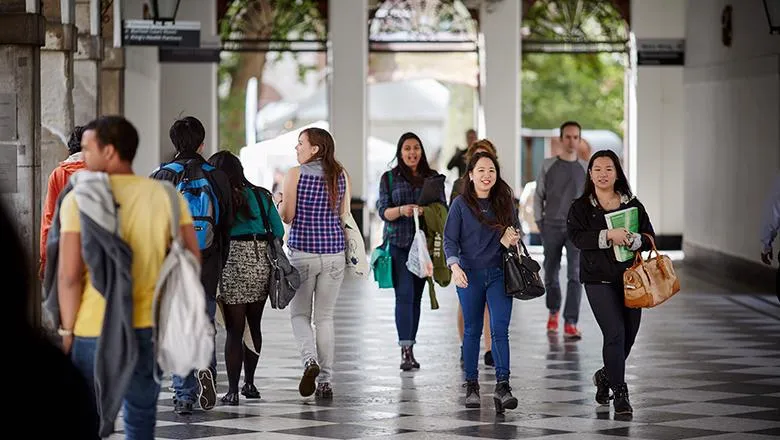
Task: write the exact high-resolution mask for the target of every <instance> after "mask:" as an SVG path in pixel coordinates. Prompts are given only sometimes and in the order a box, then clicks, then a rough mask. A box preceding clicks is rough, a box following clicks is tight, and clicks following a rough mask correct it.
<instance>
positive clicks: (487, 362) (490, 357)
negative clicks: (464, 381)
mask: <svg viewBox="0 0 780 440" xmlns="http://www.w3.org/2000/svg"><path fill="white" fill-rule="evenodd" d="M485 365H487V366H488V367H495V366H496V363H495V361H493V351H492V350H491V351H486V352H485Z"/></svg>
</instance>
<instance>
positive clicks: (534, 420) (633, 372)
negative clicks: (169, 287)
mask: <svg viewBox="0 0 780 440" xmlns="http://www.w3.org/2000/svg"><path fill="white" fill-rule="evenodd" d="M562 272H563V273H565V269H564V270H563V271H562ZM680 272H681V278H682V285H683V290H682V291H681V292H680V293H679V294H678V295H677V296H675V297H674V298H673V299H672V300H670V302H669V303H667V304H664V305H663V306H661V307H659V308H657V309H654V310H647V311H645V312H644V315H643V317H642V327H641V329H640V332H639V337H638V339H637V342H636V345H635V349H634V351H633V353H632V354H631V357H630V358H629V360H628V366H627V381H628V383H629V389H630V391H631V400H632V403H633V406H634V415H633V417H621V416H616V415H614V414H613V413H612V412H611V411H610V408H609V407H606V406H598V405H597V404H596V403H595V401H594V387H593V385H592V383H591V376H592V374H593V372H594V371H595V370H596V369H597V368H599V367H600V366H601V334H600V332H599V329H598V327H597V326H596V323H595V320H594V319H593V314H592V312H591V310H590V308H589V305H588V302H587V300H586V299H585V298H583V301H582V311H581V318H580V327H581V330H582V332H583V339H582V340H581V341H579V342H572V343H570V342H564V341H563V340H562V338H561V337H560V335H559V336H548V335H547V332H546V330H545V323H546V318H547V310H546V309H545V305H544V300H543V299H537V300H534V301H529V302H515V304H514V310H513V316H512V325H511V329H510V343H511V348H512V357H511V370H512V387H513V393H514V394H515V396H517V397H518V399H519V400H520V405H519V407H518V408H517V409H516V410H514V411H507V412H506V414H504V415H496V414H495V413H494V410H493V404H492V398H491V392H492V382H493V381H494V380H495V377H494V375H493V370H492V369H491V368H489V367H485V366H484V364H482V363H481V365H480V369H481V371H480V381H481V383H482V394H483V396H482V408H481V409H475V410H467V409H465V408H464V407H463V389H462V387H461V384H462V371H461V369H460V366H459V341H458V336H457V331H456V311H457V299H456V295H455V291H454V288H452V287H450V288H439V289H438V291H437V292H438V299H439V303H440V305H441V308H440V309H439V310H431V309H430V302H429V301H428V299H427V294H426V295H425V297H424V299H423V314H422V318H421V323H420V330H419V334H418V338H417V341H418V344H417V346H416V347H415V355H416V357H417V359H418V361H419V362H420V363H421V364H422V368H421V369H420V370H419V371H414V372H408V373H404V372H401V370H400V369H399V368H398V366H399V363H400V349H399V348H398V346H397V345H396V332H395V324H394V318H393V316H394V312H393V308H394V297H393V292H392V291H390V290H378V289H377V288H376V287H375V284H373V283H371V282H368V281H366V282H349V283H346V284H345V286H344V288H343V290H342V292H341V296H340V299H339V302H338V306H337V311H336V317H335V320H336V324H335V325H336V338H337V346H336V353H337V362H336V365H335V377H334V383H333V385H334V392H335V398H334V399H333V401H332V402H317V401H315V400H314V399H311V398H301V397H300V395H299V394H298V390H297V387H298V379H299V377H300V374H301V363H300V360H299V359H298V352H297V348H296V344H295V342H294V340H293V337H292V332H291V327H290V321H289V311H288V310H282V311H278V310H273V309H271V308H270V307H268V310H266V312H265V317H264V321H263V353H262V356H261V358H260V365H259V367H258V370H257V373H256V378H255V383H256V384H257V386H258V388H259V389H260V392H261V394H262V398H261V399H259V400H246V399H244V398H243V396H242V400H241V402H240V403H241V404H240V405H239V406H237V407H228V406H217V407H216V408H214V409H213V410H211V411H200V410H197V411H196V412H195V413H194V414H192V415H190V416H178V415H176V414H174V413H173V408H172V403H171V393H170V392H168V389H167V387H165V388H164V392H163V393H162V394H161V396H160V404H159V412H158V421H157V432H156V435H157V438H160V439H212V440H217V439H232V440H243V439H279V440H285V439H286V440H295V439H352V438H376V439H398V440H400V439H442V440H443V439H463V438H470V437H477V438H488V439H515V438H522V439H544V440H586V439H592V440H609V439H612V440H616V439H620V438H631V439H648V440H662V439H664V440H666V439H669V440H676V439H690V438H696V439H699V440H769V439H771V438H778V437H780V306H779V305H778V304H777V300H776V298H775V297H774V295H773V294H771V295H770V294H760V293H750V292H746V291H743V292H735V291H733V290H729V289H726V288H724V287H723V286H722V285H714V284H711V282H712V281H711V280H710V281H708V280H706V279H702V278H698V277H697V276H696V275H694V274H693V273H692V272H691V273H687V272H686V271H685V270H684V269H683V270H681V271H680ZM563 285H565V283H563ZM583 296H584V295H583ZM223 342H224V332H222V333H221V334H220V341H219V344H218V347H219V349H220V351H221V350H222V347H223ZM221 358H222V356H221V354H220V363H219V365H218V371H219V372H218V378H217V380H218V385H219V391H220V393H221V394H220V396H221V395H222V394H224V393H225V392H226V391H227V382H226V381H227V379H226V376H225V366H224V363H223V362H222V361H221ZM117 429H118V433H117V434H115V435H114V436H112V439H120V438H123V436H122V433H121V429H122V423H121V419H120V420H119V421H118V422H117Z"/></svg>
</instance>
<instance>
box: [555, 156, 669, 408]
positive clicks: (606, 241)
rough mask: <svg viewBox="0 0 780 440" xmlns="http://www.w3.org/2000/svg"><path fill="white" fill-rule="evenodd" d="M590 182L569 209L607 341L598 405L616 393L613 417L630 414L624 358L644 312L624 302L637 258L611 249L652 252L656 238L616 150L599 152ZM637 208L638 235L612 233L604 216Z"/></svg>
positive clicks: (570, 223)
mask: <svg viewBox="0 0 780 440" xmlns="http://www.w3.org/2000/svg"><path fill="white" fill-rule="evenodd" d="M588 177H589V179H588V182H587V183H586V184H585V191H584V192H583V194H582V196H581V197H580V198H579V199H577V200H575V201H574V203H572V206H571V208H570V209H569V218H568V233H569V238H570V239H571V240H572V242H574V245H575V246H577V247H578V248H579V249H580V250H581V251H582V253H581V255H580V281H581V282H582V283H583V284H585V292H586V293H587V295H588V302H589V303H590V307H591V309H592V310H593V314H594V315H595V317H596V321H597V322H598V324H599V327H600V328H601V332H602V334H603V336H604V343H603V348H602V356H603V358H604V368H601V369H600V370H598V371H596V374H595V375H594V376H593V383H594V384H595V385H596V401H597V402H598V403H600V404H602V405H608V404H609V400H610V396H609V390H610V388H612V391H613V392H614V399H615V403H614V406H615V414H631V413H632V412H633V409H632V408H631V403H630V402H629V399H628V387H627V386H626V383H625V371H626V358H627V357H628V354H629V352H630V351H631V346H632V345H634V341H635V340H636V334H637V332H638V331H639V321H640V318H641V316H642V311H641V309H631V308H628V307H626V306H625V305H624V303H623V272H625V270H626V269H628V268H629V267H631V265H632V264H633V259H629V260H628V261H623V262H620V261H618V259H617V257H616V256H615V252H614V250H613V246H625V247H627V248H629V249H630V250H632V251H640V250H649V249H651V247H652V246H651V242H650V239H648V238H647V236H644V235H642V234H649V235H650V236H652V237H655V232H654V231H653V225H652V224H650V218H649V217H648V216H647V212H646V211H645V207H644V206H643V205H642V203H640V202H639V200H638V199H637V198H636V197H634V196H633V195H632V193H631V188H630V187H629V185H628V180H626V175H625V174H624V173H623V168H622V167H621V166H620V161H619V160H618V157H617V155H615V153H613V152H612V151H608V150H602V151H598V152H597V153H595V154H594V155H593V157H591V159H590V163H589V164H588ZM632 207H635V208H637V210H638V214H639V234H637V233H632V232H630V231H628V230H627V229H626V228H616V229H608V228H607V221H606V218H605V217H604V215H605V214H609V213H612V212H616V211H620V210H623V209H628V208H632Z"/></svg>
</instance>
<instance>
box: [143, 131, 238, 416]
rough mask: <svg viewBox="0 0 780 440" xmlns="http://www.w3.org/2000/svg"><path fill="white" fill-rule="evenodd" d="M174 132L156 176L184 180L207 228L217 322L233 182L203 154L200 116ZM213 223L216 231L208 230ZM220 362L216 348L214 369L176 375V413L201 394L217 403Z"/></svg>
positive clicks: (204, 245) (209, 299)
mask: <svg viewBox="0 0 780 440" xmlns="http://www.w3.org/2000/svg"><path fill="white" fill-rule="evenodd" d="M169 136H170V138H171V142H172V143H173V146H174V148H176V156H175V157H174V159H173V161H172V162H170V163H167V164H163V165H161V166H160V168H158V169H157V170H155V171H154V172H153V173H152V175H151V176H150V177H152V178H153V179H158V180H167V181H169V182H172V183H173V184H174V185H175V186H176V185H180V184H182V185H183V186H182V187H179V188H180V191H183V192H184V193H185V199H188V201H191V203H190V211H191V213H192V216H193V221H194V222H195V229H196V231H199V232H200V233H202V234H201V235H200V236H199V237H198V238H199V242H200V245H201V253H202V256H203V257H202V260H203V266H202V269H201V282H202V283H203V288H204V290H205V291H206V307H207V309H208V313H209V316H210V317H211V320H212V322H213V321H214V317H215V315H216V310H217V305H216V295H217V284H218V283H219V278H220V276H221V275H222V268H223V267H224V265H225V262H226V261H227V254H228V251H229V250H230V227H231V224H232V222H233V218H232V217H233V207H232V203H231V197H230V183H229V182H228V178H227V176H226V175H225V174H224V173H223V172H222V171H219V170H217V169H215V168H214V167H212V166H210V165H209V164H208V162H206V160H205V159H204V158H203V156H201V153H202V152H203V148H204V146H205V144H204V139H205V138H206V131H205V129H204V128H203V124H201V122H200V121H199V120H198V119H197V118H194V117H192V116H187V117H185V118H182V119H179V120H178V121H176V122H174V123H173V125H172V126H171V129H170V131H169ZM185 177H187V178H188V179H194V178H198V177H201V178H203V179H204V181H205V182H207V184H206V186H207V188H208V189H209V190H206V191H204V192H203V193H200V194H193V193H192V192H190V193H189V194H188V191H190V190H189V189H187V188H186V186H187V185H186V182H184V178H185ZM183 182H184V183H183ZM204 198H205V200H209V201H210V202H211V203H213V206H211V207H210V210H209V211H208V212H198V211H199V210H202V209H203V208H204V204H203V203H202V201H203V200H204ZM193 201H197V203H193ZM206 205H208V203H207V204H206ZM199 222H200V224H199ZM209 229H210V232H209V231H207V230H209ZM216 368H217V357H216V352H215V353H214V356H213V357H212V361H211V367H210V368H209V369H207V370H201V371H198V372H194V371H193V372H192V373H190V374H189V375H188V376H187V377H179V376H173V387H174V390H175V397H174V411H175V412H176V413H178V414H191V413H192V407H193V404H194V403H195V400H196V399H197V400H199V403H200V407H201V408H203V409H206V410H208V409H212V408H213V407H214V405H216V402H217V394H216V374H217V371H216Z"/></svg>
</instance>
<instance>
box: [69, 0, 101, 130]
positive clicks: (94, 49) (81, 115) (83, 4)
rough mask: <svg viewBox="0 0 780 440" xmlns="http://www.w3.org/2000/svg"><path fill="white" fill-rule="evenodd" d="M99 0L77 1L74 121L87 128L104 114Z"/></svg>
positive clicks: (74, 59) (74, 58)
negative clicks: (102, 105) (101, 113)
mask: <svg viewBox="0 0 780 440" xmlns="http://www.w3.org/2000/svg"><path fill="white" fill-rule="evenodd" d="M98 3H99V2H98V0H76V28H78V35H77V41H78V45H77V50H76V53H75V55H74V57H73V74H74V75H73V106H74V109H73V120H74V123H75V125H84V124H86V123H87V122H89V121H91V120H93V119H95V118H96V117H97V115H98V113H99V111H100V76H101V75H100V61H101V60H102V59H103V39H102V38H101V37H100V13H99V5H98Z"/></svg>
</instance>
